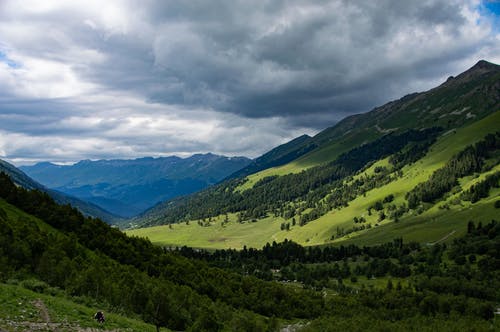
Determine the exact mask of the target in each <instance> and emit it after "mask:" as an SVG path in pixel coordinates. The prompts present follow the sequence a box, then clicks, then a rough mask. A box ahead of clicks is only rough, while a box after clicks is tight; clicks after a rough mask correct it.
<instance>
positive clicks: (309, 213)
mask: <svg viewBox="0 0 500 332" xmlns="http://www.w3.org/2000/svg"><path fill="white" fill-rule="evenodd" d="M499 68H500V67H499V66H497V65H494V64H491V63H488V62H485V61H480V62H479V63H478V64H477V65H475V66H474V67H472V68H471V69H469V70H468V71H466V72H464V73H462V74H460V75H458V76H457V77H455V78H449V79H448V80H447V81H446V82H445V83H443V84H442V85H441V86H439V87H437V88H435V89H432V90H429V91H427V92H423V93H418V94H412V95H408V96H406V97H403V98H401V99H400V100H397V101H394V102H390V103H388V104H386V105H384V106H382V107H379V108H377V109H375V110H373V111H371V112H369V113H366V114H361V115H356V116H352V117H349V118H346V119H345V120H343V121H341V122H339V123H338V124H337V125H336V126H334V127H332V128H328V129H326V130H325V131H323V132H321V133H320V134H318V135H317V136H316V137H314V138H312V139H311V140H310V141H308V143H307V144H314V145H315V146H317V147H316V148H315V149H313V150H312V151H310V152H308V153H306V154H304V155H302V156H301V157H299V158H297V159H295V160H293V161H291V162H290V163H288V164H286V165H282V166H279V167H271V168H268V169H266V170H263V171H260V172H258V173H255V174H251V175H249V176H247V177H245V178H239V179H233V180H229V181H226V182H224V183H222V184H219V185H217V186H215V187H212V188H210V189H208V190H206V191H203V192H201V193H198V194H195V195H192V196H188V197H183V198H181V199H177V200H172V201H168V202H165V203H162V204H160V205H158V206H156V207H155V208H153V209H151V210H150V211H148V212H147V213H145V214H144V215H143V216H141V217H140V218H137V219H136V220H134V221H133V223H134V224H135V225H136V228H139V227H141V226H142V227H144V226H155V227H153V228H142V229H141V228H140V229H133V230H129V231H128V232H129V234H134V235H138V236H144V237H148V238H150V239H151V240H152V241H153V242H154V243H157V244H163V245H170V246H182V245H188V246H195V247H204V248H227V247H233V248H242V247H243V246H245V245H246V246H248V247H257V248H258V247H261V246H262V245H264V244H265V243H267V242H272V241H283V240H284V239H292V240H293V241H296V242H298V243H300V244H303V245H323V244H327V243H333V244H336V243H344V242H346V243H351V242H353V241H355V242H356V241H357V242H358V243H364V242H366V243H379V242H380V241H386V240H388V239H390V238H391V237H394V236H404V237H408V238H409V239H412V240H416V241H419V242H433V241H437V240H439V239H441V238H443V237H445V236H446V235H447V234H449V233H451V232H453V231H454V230H455V228H460V226H461V225H463V224H464V223H466V222H467V218H468V217H473V216H477V217H478V218H480V219H481V220H483V221H488V220H490V219H491V218H492V217H494V216H495V215H496V212H497V211H496V210H495V209H494V208H493V205H492V202H493V201H494V200H495V199H496V197H497V196H498V192H497V191H496V189H494V188H493V189H492V190H490V191H489V192H488V197H486V198H485V197H482V198H481V200H479V201H478V202H474V203H471V202H469V201H467V200H464V199H463V195H464V192H465V191H466V190H467V189H468V188H469V187H470V186H472V185H474V184H476V183H477V182H479V181H481V180H482V179H484V177H485V176H486V175H487V174H490V173H491V174H493V173H495V172H496V171H498V164H499V158H498V147H497V146H493V147H491V149H490V150H488V151H489V152H488V153H487V154H485V155H481V156H480V155H477V156H476V155H474V157H473V158H475V159H477V163H478V165H476V166H475V168H471V169H469V170H467V171H466V172H465V173H463V174H458V173H457V174H455V175H453V176H452V177H451V178H450V179H449V180H446V181H450V182H449V183H448V184H447V185H446V186H448V187H446V188H445V189H435V190H436V191H439V192H438V193H437V194H436V195H437V196H435V197H434V196H433V198H432V199H431V198H427V196H428V194H425V195H424V193H422V190H423V189H422V188H425V186H426V185H424V184H422V185H420V186H419V184H420V183H426V182H428V181H431V182H432V181H433V182H432V183H434V184H432V183H431V184H429V185H428V186H429V187H431V186H434V185H436V183H439V181H441V178H443V177H445V178H446V177H448V175H443V174H448V173H447V172H450V171H447V170H446V167H448V168H450V167H451V168H453V166H449V165H448V164H450V163H451V164H453V163H458V164H460V163H466V162H467V161H466V159H464V158H466V155H467V153H469V152H470V151H468V150H467V149H469V150H470V149H472V150H474V147H473V146H472V145H474V144H475V143H476V142H478V141H481V140H484V139H486V138H485V137H486V135H487V134H489V133H490V134H493V136H495V133H496V132H497V131H498V128H499V124H500V112H499V111H498V110H499V109H500V97H499V96H500V93H499V86H498V82H500V69H499ZM497 135H498V134H497ZM494 144H495V143H494ZM468 146H471V148H468ZM467 151H468V152H467ZM474 151H475V150H474ZM478 153H479V152H478ZM462 155H464V156H462ZM461 156H462V157H461ZM453 158H459V160H456V161H454V159H453ZM460 158H462V159H460ZM443 167H444V169H442V170H440V169H441V168H443ZM451 168H450V169H451ZM438 170H439V172H438V175H435V176H434V177H431V176H432V175H433V173H434V172H435V171H438ZM450 176H451V175H450ZM436 179H437V180H436ZM443 181H444V180H443ZM458 184H460V187H459V186H458ZM432 188H434V187H432ZM433 190H434V189H433ZM424 191H425V190H424ZM408 193H410V194H411V195H410V196H411V197H410V196H408ZM422 195H424V196H422ZM384 200H387V202H384V203H385V204H383V203H382V202H383V201H384ZM489 200H490V201H489ZM376 204H379V205H377V206H376V209H375V208H374V206H375V205H376ZM369 210H370V211H369ZM360 220H361V221H360ZM428 220H437V221H442V222H439V223H438V222H436V223H434V224H432V227H429V223H428V222H427V221H428ZM452 220H456V221H455V223H454V222H453V221H452ZM162 224H163V225H164V226H161V225H162ZM406 225H426V226H411V227H410V226H406ZM434 226H435V227H434ZM424 229H426V230H427V231H424ZM384 234H386V235H385V237H384V236H383V235H384ZM453 234H455V233H453ZM453 234H452V235H450V236H449V237H447V238H446V239H451V238H453ZM459 234H460V233H456V235H459Z"/></svg>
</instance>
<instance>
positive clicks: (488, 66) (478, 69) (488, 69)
mask: <svg viewBox="0 0 500 332" xmlns="http://www.w3.org/2000/svg"><path fill="white" fill-rule="evenodd" d="M499 72H500V66H499V65H497V64H495V63H492V62H488V61H486V60H479V61H478V62H477V63H476V64H475V65H474V66H472V67H470V68H469V69H468V70H466V71H464V72H463V73H461V74H459V75H458V76H456V77H453V76H450V77H448V79H447V80H446V82H445V83H444V85H450V84H451V85H454V84H460V83H464V82H468V81H470V80H472V79H476V78H478V77H481V76H483V75H485V74H487V75H488V74H496V73H499Z"/></svg>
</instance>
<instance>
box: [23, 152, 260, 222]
mask: <svg viewBox="0 0 500 332" xmlns="http://www.w3.org/2000/svg"><path fill="white" fill-rule="evenodd" d="M250 162H251V160H250V159H248V158H245V157H224V156H218V155H214V154H210V153H209V154H196V155H193V156H191V157H189V158H179V157H175V156H172V157H162V158H140V159H134V160H97V161H91V160H82V161H80V162H78V163H76V164H74V165H71V166H62V165H55V164H52V163H48V162H43V163H38V164H36V165H33V166H22V167H21V169H22V170H23V171H24V172H26V173H27V174H28V175H29V176H31V177H32V178H34V179H36V180H37V181H39V182H40V183H42V184H44V185H45V186H47V187H49V188H52V189H55V190H58V191H61V192H63V193H66V194H69V195H72V196H75V197H78V198H80V199H83V200H86V201H88V202H92V203H93V204H96V205H98V206H101V207H103V208H104V209H106V210H108V211H110V212H112V213H114V214H117V215H119V216H122V217H131V216H133V215H136V214H138V213H140V212H142V211H144V210H145V209H147V208H149V207H151V206H153V205H155V204H156V203H158V202H160V201H164V200H168V199H171V198H174V197H177V196H180V195H186V194H189V193H192V192H195V191H198V190H201V189H203V188H206V187H207V186H209V185H212V184H215V183H217V182H219V181H220V180H222V179H224V178H226V177H227V176H228V175H230V174H232V173H233V172H235V171H237V170H239V169H241V168H243V167H245V166H247V165H248V164H249V163H250Z"/></svg>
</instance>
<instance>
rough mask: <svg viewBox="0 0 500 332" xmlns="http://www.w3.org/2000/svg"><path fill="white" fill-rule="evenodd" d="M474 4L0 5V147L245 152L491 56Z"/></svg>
mask: <svg viewBox="0 0 500 332" xmlns="http://www.w3.org/2000/svg"><path fill="white" fill-rule="evenodd" d="M481 8H482V7H481V4H480V3H479V2H477V1H476V0H471V1H465V2H464V1H458V0H457V1H449V0H426V1H399V0H385V1H341V0H332V1H325V0H322V1H319V0H318V1H299V0H297V1H276V0H269V1H222V0H216V1H154V0H149V1H144V2H135V1H106V2H102V1H98V0H88V1H84V2H83V1H82V2H79V1H73V2H60V1H49V0H47V1H43V2H41V1H31V2H30V1H23V2H22V3H18V2H16V1H3V2H0V81H1V82H3V88H2V89H1V90H0V103H1V104H0V119H1V122H0V155H1V156H3V157H9V156H10V158H14V157H13V156H15V158H16V159H19V160H20V159H22V158H25V159H26V160H28V159H30V158H31V159H38V158H39V157H40V156H43V155H44V154H45V155H47V156H52V158H53V160H56V159H57V160H63V159H64V158H65V157H64V156H65V155H71V157H70V158H67V159H68V160H69V159H71V160H76V159H81V158H90V157H92V158H93V157H101V156H105V155H106V153H107V154H108V155H109V156H128V157H134V156H137V155H160V154H168V153H177V154H188V153H191V152H207V151H212V152H218V153H229V154H233V155H234V154H244V155H250V156H257V155H259V154H260V153H263V152H265V151H266V150H268V149H270V148H272V147H273V146H274V145H277V144H279V143H283V142H285V141H286V140H287V139H291V138H294V137H295V136H298V135H300V134H302V133H309V134H313V133H315V132H317V131H318V130H320V129H323V128H325V127H326V126H329V125H333V124H334V123H335V122H337V121H339V120H340V119H342V118H344V117H345V116H348V115H350V114H354V113H360V112H365V111H368V110H370V109H372V108H373V107H375V106H379V105H382V104H384V103H386V102H388V101H390V100H392V99H395V98H399V97H402V96H403V95H405V94H407V93H411V92H415V91H421V90H425V89H429V88H431V87H433V86H435V85H436V84H438V83H441V82H442V81H444V80H445V79H446V77H447V76H449V75H455V74H458V73H459V72H461V71H463V70H465V69H467V68H468V67H470V66H472V65H473V64H474V63H475V62H476V61H477V60H479V58H486V59H487V60H490V61H493V62H498V60H499V59H498V54H500V49H499V46H498V45H499V43H498V38H499V37H498V31H499V29H497V28H495V27H494V26H491V24H492V23H491V22H492V21H489V20H488V19H487V18H485V17H481V16H480V13H481ZM40 142H43V144H45V145H44V147H43V149H38V150H37V145H39V144H42V143H40ZM75 147H76V148H75ZM107 149H108V150H112V151H109V152H106V150H107ZM71 150H74V151H71ZM35 151H37V152H35ZM23 154H24V157H23ZM30 156H31V157H30ZM46 159H50V157H49V158H46Z"/></svg>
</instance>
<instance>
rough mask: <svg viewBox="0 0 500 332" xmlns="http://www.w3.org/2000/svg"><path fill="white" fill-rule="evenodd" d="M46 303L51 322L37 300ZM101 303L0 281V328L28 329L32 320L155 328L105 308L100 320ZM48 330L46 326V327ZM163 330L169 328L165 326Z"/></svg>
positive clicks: (54, 325) (68, 327)
mask: <svg viewBox="0 0 500 332" xmlns="http://www.w3.org/2000/svg"><path fill="white" fill-rule="evenodd" d="M36 302H38V303H43V305H44V306H45V307H46V309H47V311H48V314H49V318H50V323H49V324H47V322H46V321H45V319H44V318H43V317H42V316H41V314H40V309H39V308H38V307H37V306H35V303H36ZM98 310H103V308H102V307H99V306H86V305H83V304H78V303H76V302H74V301H72V300H70V299H68V298H65V297H63V296H62V295H61V296H51V295H47V294H41V293H36V292H33V291H31V290H28V289H25V288H23V287H21V286H19V285H14V284H4V283H0V330H2V331H26V330H29V326H30V324H31V323H33V324H37V326H41V327H42V328H44V327H46V330H47V331H49V330H57V331H61V332H62V331H68V332H69V331H77V329H79V328H80V329H86V328H88V329H92V330H93V331H94V330H96V331H109V330H113V331H138V332H139V331H151V332H153V331H156V328H155V327H154V326H153V325H150V324H146V323H144V322H142V321H140V320H137V319H133V318H130V317H125V316H123V315H119V314H115V313H112V312H108V311H105V316H106V322H105V323H104V324H98V323H97V322H96V321H95V320H94V319H93V316H94V314H95V312H97V311H98ZM43 330H44V331H45V329H43ZM162 331H168V330H166V329H162Z"/></svg>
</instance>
